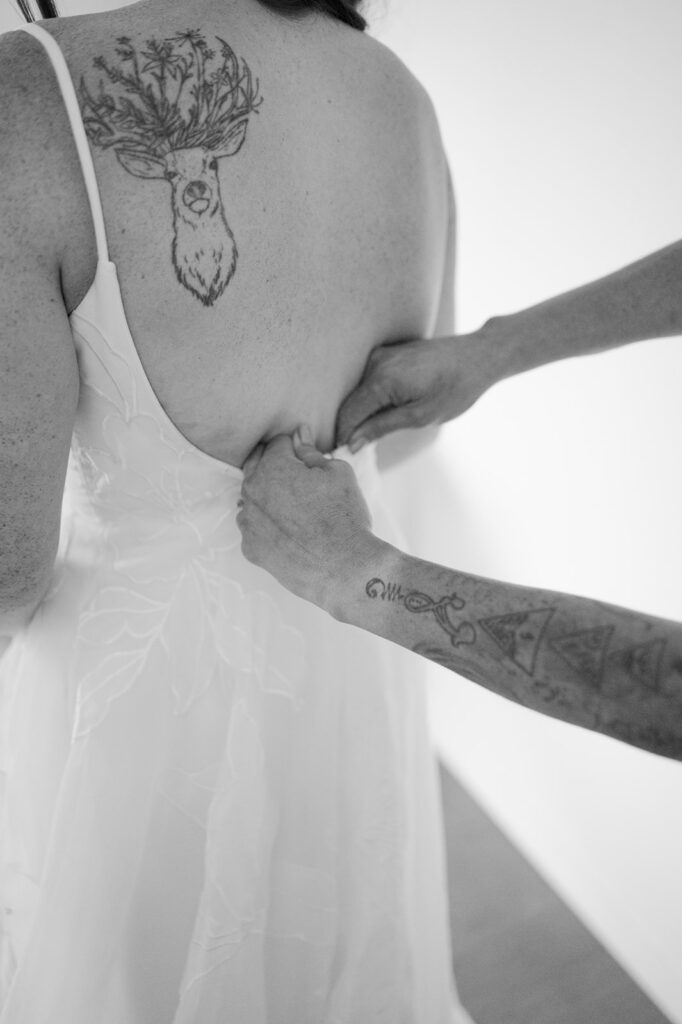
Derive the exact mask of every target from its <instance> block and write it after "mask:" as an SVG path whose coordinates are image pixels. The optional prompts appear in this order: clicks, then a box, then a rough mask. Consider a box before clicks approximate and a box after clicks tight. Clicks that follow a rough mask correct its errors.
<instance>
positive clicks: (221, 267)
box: [79, 29, 262, 306]
mask: <svg viewBox="0 0 682 1024" xmlns="http://www.w3.org/2000/svg"><path fill="white" fill-rule="evenodd" d="M216 38H217V39H218V42H219V43H220V46H221V50H222V58H223V62H222V66H221V67H220V68H218V69H217V70H215V71H214V72H213V73H212V74H211V75H209V74H208V73H207V65H208V63H209V62H210V61H211V59H212V58H213V57H214V56H215V53H214V51H213V50H210V49H209V48H208V46H207V44H206V42H205V40H204V39H202V38H201V36H200V34H199V32H197V31H195V30H191V29H190V30H188V31H186V32H182V33H178V34H176V35H175V36H173V37H172V38H171V39H165V40H163V41H162V42H161V43H157V42H155V41H154V40H147V47H148V49H147V50H143V51H142V52H141V54H140V56H141V57H142V58H143V59H144V60H145V61H146V63H145V64H144V66H143V67H142V69H141V70H140V67H139V59H138V55H137V54H136V52H135V50H134V48H133V46H132V44H131V42H130V39H129V38H128V37H127V36H119V37H118V38H117V42H118V44H119V47H118V48H117V50H116V52H117V53H118V55H119V56H120V57H121V60H122V62H124V63H127V64H129V65H130V70H129V71H128V72H125V71H121V70H117V69H115V68H110V67H109V66H108V65H107V64H106V62H105V61H104V58H102V57H98V58H96V59H95V60H94V62H93V63H94V65H95V67H98V68H100V69H101V70H103V71H105V72H106V74H107V75H108V76H109V78H110V79H111V81H112V82H115V83H116V84H118V85H120V86H121V87H122V88H123V89H124V90H125V91H126V92H127V93H128V95H127V96H118V97H114V96H111V95H109V94H108V93H106V92H105V91H104V87H103V83H102V80H101V79H100V83H99V84H100V91H99V95H98V96H97V97H93V96H91V95H90V93H89V92H88V90H87V88H86V86H85V82H84V80H83V78H82V77H81V81H80V89H79V97H80V101H81V105H82V109H83V111H84V114H83V123H84V125H85V130H86V132H87V135H88V138H89V140H90V142H91V143H92V144H93V145H95V146H99V147H100V148H102V149H107V148H109V147H110V146H113V147H114V152H115V153H116V156H117V158H118V161H119V163H120V164H121V166H122V167H124V168H125V170H126V171H128V172H129V173H130V174H134V175H136V177H138V178H163V179H165V180H166V181H168V182H169V183H170V186H171V206H172V210H173V245H172V252H171V256H172V260H173V267H174V269H175V274H176V276H177V279H178V281H179V282H180V284H182V285H183V286H184V287H185V288H187V289H188V290H189V291H190V292H191V293H192V294H193V295H194V296H196V298H198V299H199V300H200V301H201V302H203V304H204V305H205V306H212V305H213V303H214V302H215V301H216V300H217V299H219V298H220V296H221V295H222V294H223V292H224V291H225V289H226V288H227V285H228V284H229V282H230V280H231V279H232V277H233V275H234V273H235V270H236V268H237V258H238V252H237V244H236V242H235V240H234V235H233V234H232V232H231V230H230V227H229V224H228V223H227V220H226V219H225V213H224V210H223V201H222V198H221V195H220V183H219V181H218V160H220V159H221V158H222V157H225V156H234V154H235V153H238V152H239V150H240V149H241V147H242V145H243V143H244V140H245V138H246V128H247V125H248V118H249V115H250V114H251V113H253V112H254V111H255V112H256V113H258V108H259V107H260V104H261V103H262V98H261V97H259V96H258V79H256V82H255V85H254V83H253V81H252V77H251V71H250V69H249V66H248V64H247V63H246V61H244V60H242V62H241V66H240V62H239V60H238V58H237V57H236V56H235V54H234V52H233V50H232V49H231V48H230V47H229V46H228V44H227V43H226V42H225V40H224V39H220V38H219V37H216ZM174 44H177V46H178V48H180V47H183V46H184V47H185V48H189V52H185V53H174V52H173V47H174ZM145 73H148V75H147V78H146V79H145V78H143V77H142V76H143V75H144V74H145ZM189 80H191V85H190V87H189V88H188V90H187V92H188V93H189V96H190V97H191V99H189V98H188V97H187V96H185V97H182V92H183V89H184V87H185V84H186V82H188V81H189ZM171 83H172V85H173V86H174V92H175V95H174V96H173V97H172V98H171V97H170V96H169V92H170V89H169V86H170V85H171ZM178 83H179V84H178ZM181 97H182V102H181ZM135 99H136V100H137V102H135Z"/></svg>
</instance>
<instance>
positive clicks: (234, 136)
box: [213, 121, 248, 160]
mask: <svg viewBox="0 0 682 1024" xmlns="http://www.w3.org/2000/svg"><path fill="white" fill-rule="evenodd" d="M247 124H248V121H239V122H238V123H237V124H233V125H232V127H231V128H230V130H229V132H228V133H227V134H226V135H225V137H224V138H223V141H222V143H221V145H220V146H218V149H217V151H216V152H214V154H213V155H214V156H215V157H216V159H218V160H219V159H220V157H221V156H234V154H235V153H238V152H239V150H240V149H241V148H242V143H243V142H244V139H245V138H246V126H247Z"/></svg>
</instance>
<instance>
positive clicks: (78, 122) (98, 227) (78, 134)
mask: <svg viewBox="0 0 682 1024" xmlns="http://www.w3.org/2000/svg"><path fill="white" fill-rule="evenodd" d="M17 31H19V32H28V33H29V34H30V35H32V36H34V37H35V38H36V39H38V40H39V41H40V42H41V43H42V44H43V46H44V47H45V49H46V50H47V54H48V57H49V58H50V60H51V61H52V66H53V67H54V71H55V74H56V76H57V81H58V82H59V88H60V89H61V92H62V98H63V100H64V106H65V107H66V112H67V114H68V115H69V121H70V122H71V131H72V132H73V138H74V142H75V143H76V149H77V150H78V156H79V158H80V162H81V169H82V171H83V178H84V179H85V187H86V189H87V190H88V198H89V200H90V209H91V211H92V222H93V224H94V225H95V237H96V239H97V259H98V261H99V262H102V261H103V262H105V263H108V262H109V249H108V246H107V235H106V231H105V229H104V216H103V214H102V202H101V199H100V195H99V188H98V187H97V178H96V177H95V167H94V164H93V162H92V154H91V153H90V147H89V146H88V140H87V136H86V134H85V127H84V125H83V119H82V117H81V112H80V108H79V106H78V98H77V97H76V90H75V89H74V87H73V81H72V79H71V73H70V71H69V66H68V64H67V63H66V60H65V59H64V54H63V53H62V51H61V50H60V48H59V46H58V45H57V43H56V42H55V40H54V39H53V38H52V36H51V35H50V33H49V32H46V31H45V29H44V28H41V27H40V25H34V24H30V25H22V26H21V28H20V29H17Z"/></svg>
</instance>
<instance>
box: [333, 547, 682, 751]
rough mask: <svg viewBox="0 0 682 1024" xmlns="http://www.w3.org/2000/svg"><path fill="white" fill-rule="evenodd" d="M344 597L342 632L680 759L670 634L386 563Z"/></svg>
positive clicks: (676, 655) (397, 557)
mask: <svg viewBox="0 0 682 1024" xmlns="http://www.w3.org/2000/svg"><path fill="white" fill-rule="evenodd" d="M387 570H388V571H387ZM380 572H381V574H380ZM353 587H354V592H351V591H350V590H349V592H348V596H347V597H346V600H345V604H344V609H343V612H342V614H341V616H339V617H342V618H344V620H345V621H350V622H353V621H355V622H357V624H358V625H360V624H362V625H363V626H364V627H365V628H368V629H370V630H371V631H372V632H375V633H377V634H378V635H381V636H384V637H386V638H387V639H390V640H393V641H394V642H396V643H399V644H401V645H402V646H403V647H407V648H409V649H410V650H413V651H415V652H416V653H417V654H421V655H422V656H423V657H426V658H429V659H430V660H431V661H435V662H437V663H438V664H440V665H443V666H444V667H445V668H448V669H451V670H452V671H454V672H457V673H458V674H460V675H462V676H465V677H466V678H468V679H471V680H473V681H475V682H477V683H479V684H480V685H482V686H485V687H486V689H488V690H491V691H493V692H494V693H497V694H499V695H501V696H503V697H507V698H508V699H510V700H513V701H515V702H516V703H518V704H522V705H523V706H524V707H527V708H532V709H533V710H535V711H540V712H542V713H544V714H548V715H551V716H552V717H554V718H559V719H562V720H563V721H566V722H570V723H572V724H576V725H581V726H583V727H585V728H588V729H592V730H596V731H598V732H601V733H603V734H605V735H607V736H611V737H614V738H616V739H621V740H624V741H625V742H627V743H630V744H633V745H634V746H638V747H641V748H643V749H644V750H649V751H652V752H653V753H657V754H662V755H664V756H666V757H671V758H675V759H678V760H682V626H680V625H679V624H678V623H674V622H670V621H667V620H664V619H658V618H653V617H652V616H646V615H643V614H640V613H638V612H634V611H629V610H627V609H624V608H618V607H616V606H612V605H607V604H602V603H600V602H597V601H592V600H589V599H587V598H581V597H575V596H572V595H569V594H560V593H553V592H550V591H544V590H536V589H533V588H530V587H519V586H512V585H510V584H506V583H499V582H496V581H494V580H487V579H484V578H481V577H474V576H464V575H461V574H458V573H455V572H452V571H451V570H448V569H445V568H443V567H441V566H438V565H434V564H432V563H429V562H423V561H421V560H419V559H414V558H410V557H408V556H406V555H402V554H398V553H397V552H396V553H395V554H394V556H393V558H392V560H391V562H390V565H386V563H385V562H384V565H381V560H379V567H378V568H377V572H376V574H372V575H369V574H368V573H367V572H365V574H364V576H360V575H356V576H355V580H354V584H353Z"/></svg>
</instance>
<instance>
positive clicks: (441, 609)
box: [365, 576, 476, 647]
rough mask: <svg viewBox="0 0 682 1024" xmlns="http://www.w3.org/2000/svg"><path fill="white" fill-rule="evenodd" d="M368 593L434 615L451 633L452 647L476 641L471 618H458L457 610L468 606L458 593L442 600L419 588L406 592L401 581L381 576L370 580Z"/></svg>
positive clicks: (440, 624)
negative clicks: (387, 581)
mask: <svg viewBox="0 0 682 1024" xmlns="http://www.w3.org/2000/svg"><path fill="white" fill-rule="evenodd" d="M365 593H366V594H367V596H368V597H371V598H372V599H378V600H381V601H392V602H396V603H399V604H402V605H403V607H404V608H405V609H406V610H407V611H408V612H412V613H414V614H417V615H419V614H422V613H425V612H426V613H429V614H431V615H433V617H434V618H435V620H436V622H437V623H438V625H439V626H440V628H441V629H442V630H443V632H444V633H446V634H447V636H448V637H449V639H450V643H451V645H452V646H453V647H459V646H461V645H462V644H473V643H474V642H475V641H476V629H475V627H474V625H473V624H472V623H471V622H466V621H462V620H458V619H457V618H455V614H454V613H455V612H460V611H462V609H463V608H464V607H465V606H466V602H465V601H463V600H462V598H461V597H459V596H458V595H457V594H455V593H452V594H447V595H446V596H445V597H441V598H440V600H434V598H432V597H429V595H428V594H423V593H421V591H419V590H410V591H407V592H405V591H404V590H403V588H402V587H401V585H400V584H399V583H390V582H389V583H385V582H384V581H383V580H382V579H380V578H379V577H378V576H375V577H374V578H373V579H371V580H369V581H368V583H367V584H366V586H365Z"/></svg>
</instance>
